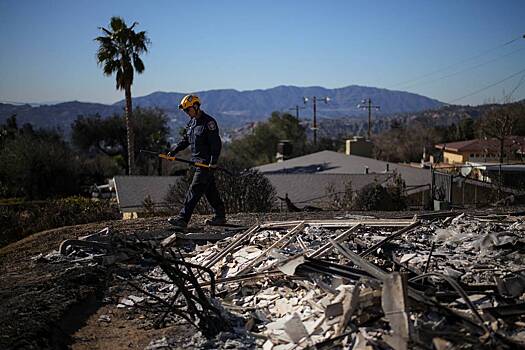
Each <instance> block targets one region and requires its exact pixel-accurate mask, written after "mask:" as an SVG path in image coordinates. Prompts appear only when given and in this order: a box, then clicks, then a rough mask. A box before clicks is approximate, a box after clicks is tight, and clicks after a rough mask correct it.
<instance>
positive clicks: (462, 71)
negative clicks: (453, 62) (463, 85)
mask: <svg viewBox="0 0 525 350" xmlns="http://www.w3.org/2000/svg"><path fill="white" fill-rule="evenodd" d="M523 50H525V48H524V47H522V48H519V49H517V50H514V51H512V52H509V53H507V54H505V55H502V56H499V57H496V58H493V59H491V60H488V61H485V62H481V63H478V64H476V65H474V66H472V67H468V68H465V69H462V70H459V71H456V72H454V73H450V74H447V75H444V76H442V77H439V78H436V79H433V80H429V81H422V82H419V83H415V84H412V85H408V86H405V87H404V89H410V88H412V87H414V86H421V85H428V84H431V83H434V82H436V81H440V80H443V79H447V78H451V77H454V76H456V75H458V74H461V73H465V72H468V71H471V70H473V69H476V68H479V67H482V66H484V65H487V64H490V63H493V62H496V61H498V60H500V59H503V58H506V57H508V56H512V55H514V54H516V53H518V52H521V51H523Z"/></svg>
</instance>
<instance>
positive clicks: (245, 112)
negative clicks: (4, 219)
mask: <svg viewBox="0 0 525 350" xmlns="http://www.w3.org/2000/svg"><path fill="white" fill-rule="evenodd" d="M185 94H186V93H181V92H166V91H155V92H152V93H150V94H148V95H144V96H137V97H134V98H133V105H134V107H142V108H146V107H156V108H161V109H163V110H164V111H165V112H166V114H167V115H168V117H169V120H170V122H169V124H170V125H169V126H170V127H171V128H172V132H173V133H176V132H177V129H178V128H179V127H180V126H183V125H184V124H185V123H186V121H187V117H186V116H185V115H184V113H183V112H181V111H179V110H178V103H179V101H180V99H181V98H182V97H183V96H184V95H185ZM195 94H197V95H199V96H200V97H201V100H202V101H203V109H204V110H205V111H206V112H208V113H209V114H211V115H212V116H214V117H215V118H216V119H217V120H218V121H219V123H220V125H221V127H222V128H235V127H239V126H242V125H243V124H245V123H248V122H257V121H263V120H265V119H267V118H268V117H269V116H270V115H271V113H272V112H273V111H279V112H289V113H291V114H294V111H292V110H291V109H292V108H293V107H295V105H301V106H305V107H306V109H303V110H301V113H300V114H301V116H302V117H303V118H304V117H305V116H307V118H311V117H312V104H311V101H309V102H308V103H307V105H303V97H309V98H311V97H313V96H317V97H318V98H323V97H330V98H331V100H330V102H329V103H328V104H325V103H324V102H320V101H319V102H318V103H317V116H318V117H319V118H329V119H330V118H345V117H364V116H366V114H367V112H366V111H365V110H360V109H358V108H357V104H358V103H360V102H361V100H363V99H366V98H371V99H372V102H373V103H374V104H375V105H380V106H381V109H380V110H379V111H374V115H375V116H376V118H382V117H383V116H386V115H389V114H393V113H405V112H418V111H422V110H429V109H436V108H439V107H441V106H444V105H445V104H444V103H442V102H440V101H438V100H436V99H432V98H429V97H426V96H422V95H418V94H414V93H410V92H404V91H396V90H388V89H384V88H377V87H365V86H359V85H348V86H345V87H340V88H334V89H329V88H324V87H322V86H307V87H299V86H295V85H279V86H276V87H273V88H270V89H255V90H243V91H239V90H236V89H214V90H205V91H197V92H195ZM124 105H125V102H124V100H120V101H117V102H115V103H113V104H103V103H92V102H80V101H68V102H62V103H58V104H54V105H41V106H37V107H33V106H30V105H22V106H15V105H9V104H2V103H0V122H4V121H5V119H7V118H8V117H10V116H11V115H13V114H16V115H17V120H18V122H19V123H20V124H24V123H31V124H33V125H35V126H37V127H43V128H58V129H61V130H63V131H64V132H66V134H67V133H68V131H69V129H70V126H71V124H72V123H73V122H74V120H75V119H76V118H77V117H78V116H79V115H93V114H97V113H98V114H100V115H101V116H102V117H107V116H110V115H113V114H121V113H123V111H124Z"/></svg>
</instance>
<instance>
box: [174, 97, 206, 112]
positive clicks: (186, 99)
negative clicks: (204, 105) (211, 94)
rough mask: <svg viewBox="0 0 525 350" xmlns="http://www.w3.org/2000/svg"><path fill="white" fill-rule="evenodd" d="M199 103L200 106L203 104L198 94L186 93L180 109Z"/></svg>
mask: <svg viewBox="0 0 525 350" xmlns="http://www.w3.org/2000/svg"><path fill="white" fill-rule="evenodd" d="M196 103H198V104H199V106H200V104H201V100H200V98H199V96H197V95H186V96H184V97H183V98H182V100H181V101H180V104H179V109H186V108H190V107H193V105H194V104H196Z"/></svg>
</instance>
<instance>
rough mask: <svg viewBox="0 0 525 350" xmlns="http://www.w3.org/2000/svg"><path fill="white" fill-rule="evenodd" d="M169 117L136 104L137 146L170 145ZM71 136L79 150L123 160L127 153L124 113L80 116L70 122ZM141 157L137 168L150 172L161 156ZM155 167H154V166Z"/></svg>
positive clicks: (157, 148)
mask: <svg viewBox="0 0 525 350" xmlns="http://www.w3.org/2000/svg"><path fill="white" fill-rule="evenodd" d="M167 124H168V117H167V116H166V114H165V113H164V112H163V111H161V110H160V109H150V108H146V109H144V108H137V109H136V110H135V113H134V123H133V130H134V133H135V134H136V135H137V137H136V138H135V139H134V147H135V148H136V149H147V150H151V151H157V152H160V151H163V150H165V149H167V148H168V147H169V144H168V136H169V127H168V126H167ZM71 140H72V142H73V145H74V146H75V147H77V148H78V149H79V150H80V151H82V152H85V153H89V154H93V155H94V154H104V155H106V156H108V157H112V158H114V159H116V160H117V162H121V164H120V165H121V166H122V167H123V168H125V167H126V165H127V163H126V162H125V161H124V159H126V155H127V154H128V143H127V139H126V125H125V121H124V119H123V118H122V117H121V116H118V115H114V116H112V117H109V118H101V117H100V115H94V116H87V117H86V116H80V117H78V118H77V119H76V120H75V122H74V123H73V124H72V125H71ZM139 159H140V160H141V162H140V164H139V166H138V167H137V171H138V172H139V173H142V174H149V173H151V172H152V171H150V170H151V169H150V168H151V167H152V166H153V165H152V164H158V162H160V159H156V158H154V159H152V158H145V157H141V158H139ZM153 168H155V167H154V166H153Z"/></svg>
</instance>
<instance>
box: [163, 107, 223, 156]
mask: <svg viewBox="0 0 525 350" xmlns="http://www.w3.org/2000/svg"><path fill="white" fill-rule="evenodd" d="M188 146H191V160H192V161H194V162H201V163H205V164H210V163H211V164H217V161H218V160H219V156H220V154H221V148H222V142H221V137H220V136H219V127H218V125H217V122H216V121H215V119H213V118H212V117H210V116H209V115H207V114H206V113H204V112H203V111H201V115H200V117H199V118H191V120H190V121H189V122H188V124H187V125H186V129H185V130H184V136H183V137H182V139H181V140H180V141H179V142H178V143H177V144H176V145H175V147H173V150H172V152H175V153H177V152H180V151H182V150H184V149H186V148H188ZM210 160H211V162H210Z"/></svg>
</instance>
